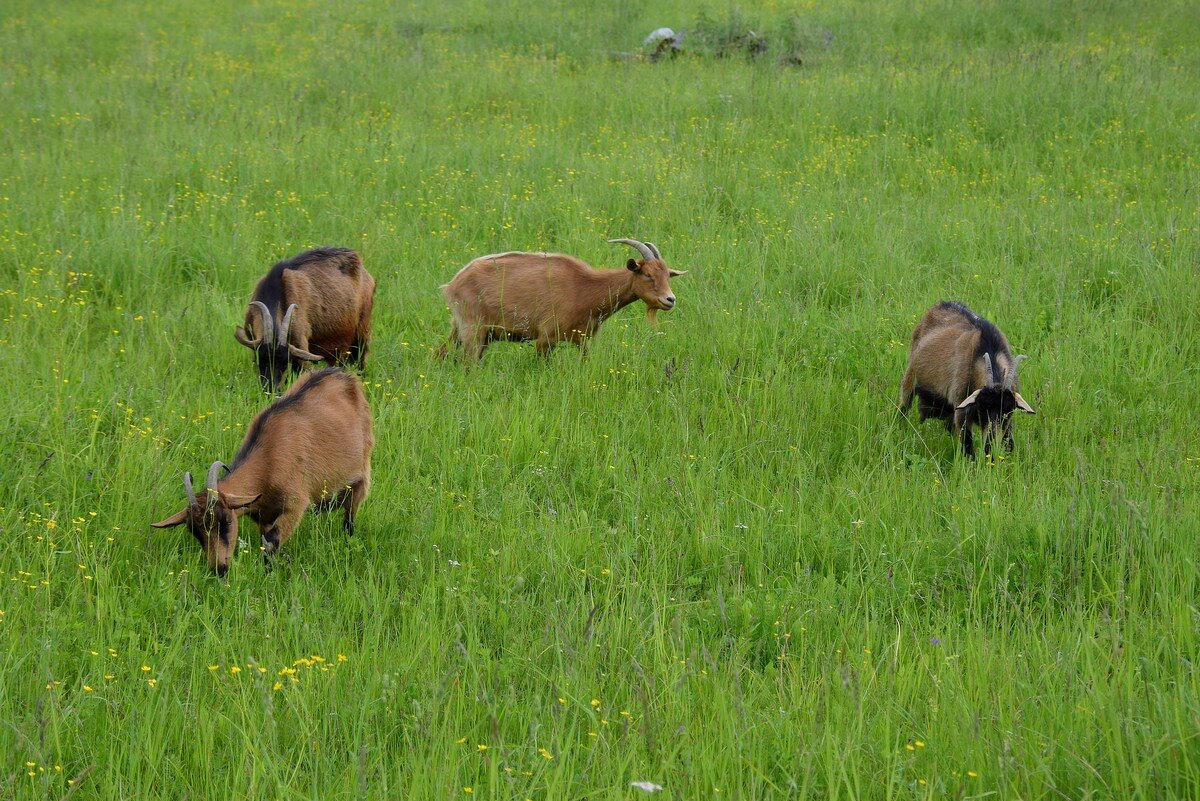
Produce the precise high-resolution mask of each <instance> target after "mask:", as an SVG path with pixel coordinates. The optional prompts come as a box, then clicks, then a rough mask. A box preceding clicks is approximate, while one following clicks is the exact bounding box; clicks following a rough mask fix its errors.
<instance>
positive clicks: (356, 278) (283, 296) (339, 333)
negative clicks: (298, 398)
mask: <svg viewBox="0 0 1200 801" xmlns="http://www.w3.org/2000/svg"><path fill="white" fill-rule="evenodd" d="M374 297H375V279H374V278H372V277H371V274H370V273H368V272H367V271H366V269H365V268H364V267H363V266H362V259H360V258H359V255H358V253H356V252H355V251H353V250H350V249H349V248H321V249H318V250H309V251H306V252H304V253H301V254H300V255H298V256H294V257H292V258H290V259H286V260H284V261H281V262H279V263H278V264H276V265H275V266H274V267H272V268H271V269H270V270H269V271H268V272H267V274H266V275H264V276H263V277H262V278H260V279H259V281H258V284H257V285H256V286H255V287H254V296H253V299H252V300H251V301H250V305H249V306H248V307H247V308H246V321H245V325H244V326H238V327H237V328H236V329H234V332H233V335H234V337H235V338H236V339H237V341H238V342H240V343H242V344H243V345H245V346H246V347H247V348H250V349H251V350H252V351H254V360H255V363H256V365H257V367H258V377H259V379H260V380H261V381H262V383H263V387H264V388H266V389H269V390H271V391H272V392H274V391H275V390H277V389H278V388H279V385H280V384H281V383H282V382H283V374H284V371H285V370H287V368H288V367H289V366H290V367H291V368H292V369H293V370H295V371H296V372H300V371H301V370H302V369H304V365H305V363H306V362H319V361H321V360H325V361H326V362H329V363H330V364H350V363H357V364H358V365H359V367H365V366H366V362H367V349H368V348H369V347H370V344H371V307H372V305H373V303H374Z"/></svg>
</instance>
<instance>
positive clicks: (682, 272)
mask: <svg viewBox="0 0 1200 801" xmlns="http://www.w3.org/2000/svg"><path fill="white" fill-rule="evenodd" d="M667 272H668V273H669V274H670V276H671V277H672V278H677V277H678V276H681V275H687V274H688V271H687V270H672V269H671V268H669V267H668V268H667Z"/></svg>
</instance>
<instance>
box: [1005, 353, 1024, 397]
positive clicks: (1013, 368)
mask: <svg viewBox="0 0 1200 801" xmlns="http://www.w3.org/2000/svg"><path fill="white" fill-rule="evenodd" d="M1028 358H1029V357H1028V356H1026V355H1025V354H1024V353H1022V354H1021V355H1020V356H1014V357H1013V360H1012V364H1010V365H1009V366H1008V369H1007V370H1005V371H1004V386H1003V387H1002V388H1003V389H1012V388H1013V384H1015V383H1016V382H1017V365H1018V364H1020V363H1021V362H1022V360H1024V359H1028Z"/></svg>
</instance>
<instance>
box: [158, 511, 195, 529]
mask: <svg viewBox="0 0 1200 801" xmlns="http://www.w3.org/2000/svg"><path fill="white" fill-rule="evenodd" d="M187 513H188V510H187V509H184V510H182V511H180V512H176V513H175V514H173V515H171V516H170V517H168V518H167V519H166V520H159V521H158V522H157V523H151V524H150V525H152V526H154V528H171V527H172V526H178V525H179V524H181V523H183V521H185V520H187Z"/></svg>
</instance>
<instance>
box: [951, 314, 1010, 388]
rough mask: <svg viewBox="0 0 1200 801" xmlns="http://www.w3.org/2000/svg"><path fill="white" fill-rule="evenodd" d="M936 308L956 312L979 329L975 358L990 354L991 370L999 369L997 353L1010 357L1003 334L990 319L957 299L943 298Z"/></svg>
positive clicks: (997, 370)
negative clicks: (981, 315)
mask: <svg viewBox="0 0 1200 801" xmlns="http://www.w3.org/2000/svg"><path fill="white" fill-rule="evenodd" d="M938 308H939V309H946V310H947V311H953V312H957V313H958V314H961V315H962V316H963V317H965V318H967V320H968V321H969V322H970V323H971V325H973V326H975V329H976V330H977V331H979V346H978V347H977V348H976V349H975V358H979V357H980V356H982V355H983V354H985V353H987V354H989V355H991V357H992V371H993V372H999V370H1000V365H999V364H997V363H996V355H997V354H999V353H1004V354H1006V355H1008V357H1009V358H1010V359H1011V358H1012V354H1010V353H1009V352H1008V348H1006V347H1005V346H1004V335H1003V334H1001V333H1000V329H999V328H997V327H996V326H995V325H994V324H992V323H991V322H990V321H988V320H986V319H984V318H983V317H980V316H979V315H978V314H976V313H975V312H973V311H971V309H970V308H968V307H967V306H966V305H965V304H963V303H959V302H958V301H957V300H943V301H942V302H941V303H939V304H938ZM995 378H997V379H998V378H999V377H998V376H995Z"/></svg>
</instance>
